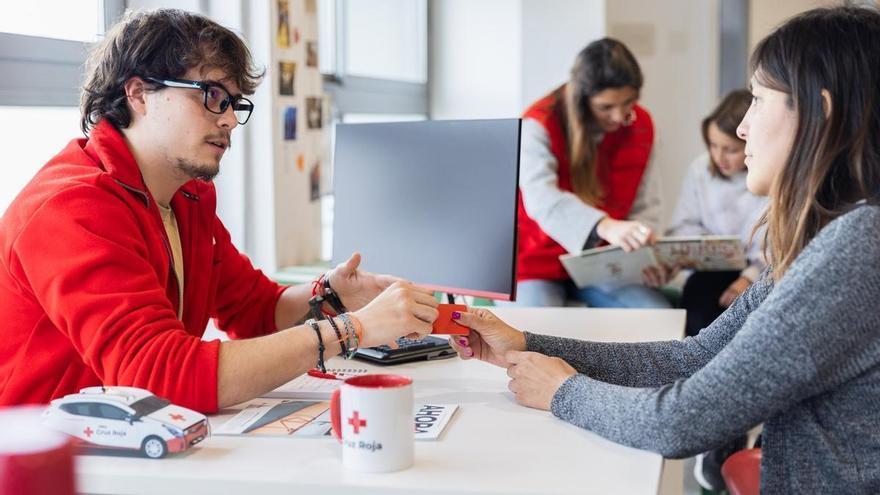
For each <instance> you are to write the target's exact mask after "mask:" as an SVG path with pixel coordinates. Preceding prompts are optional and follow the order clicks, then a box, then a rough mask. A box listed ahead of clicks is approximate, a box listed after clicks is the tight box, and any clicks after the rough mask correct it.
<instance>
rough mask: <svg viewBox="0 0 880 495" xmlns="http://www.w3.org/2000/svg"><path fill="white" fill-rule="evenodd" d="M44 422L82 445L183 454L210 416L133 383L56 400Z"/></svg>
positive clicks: (149, 454) (152, 453)
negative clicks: (207, 416) (72, 437)
mask: <svg viewBox="0 0 880 495" xmlns="http://www.w3.org/2000/svg"><path fill="white" fill-rule="evenodd" d="M43 421H44V423H45V424H46V425H47V426H49V427H50V428H53V429H55V430H59V431H63V432H64V433H67V434H69V435H72V436H74V437H75V438H77V439H78V440H81V441H82V443H83V446H84V447H95V448H100V449H130V450H140V451H141V452H142V453H143V454H144V455H146V456H147V457H150V458H152V459H160V458H162V457H164V456H165V454H167V453H168V452H181V451H184V450H186V449H188V448H190V447H191V446H193V445H195V444H197V443H199V442H201V441H202V440H204V439H205V438H207V437H208V435H209V434H210V432H209V427H208V419H207V418H206V417H205V416H204V415H202V414H199V413H197V412H195V411H192V410H189V409H185V408H183V407H180V406H175V405H174V404H171V403H170V402H168V401H167V400H165V399H162V398H159V397H156V396H155V395H153V394H152V393H150V392H149V391H147V390H144V389H140V388H134V387H89V388H84V389H82V390H81V391H80V393H78V394H70V395H67V396H65V397H63V398H60V399H55V400H53V401H52V403H51V404H49V407H48V408H47V409H46V411H45V412H44V413H43Z"/></svg>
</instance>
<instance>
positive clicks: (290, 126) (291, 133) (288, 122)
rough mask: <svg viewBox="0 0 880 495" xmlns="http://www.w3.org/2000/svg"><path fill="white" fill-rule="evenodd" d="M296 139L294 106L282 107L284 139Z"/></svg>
mask: <svg viewBox="0 0 880 495" xmlns="http://www.w3.org/2000/svg"><path fill="white" fill-rule="evenodd" d="M294 139H296V107H287V108H286V109H284V140H285V141H293V140H294Z"/></svg>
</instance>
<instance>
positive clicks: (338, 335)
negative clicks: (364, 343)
mask: <svg viewBox="0 0 880 495" xmlns="http://www.w3.org/2000/svg"><path fill="white" fill-rule="evenodd" d="M327 319H328V320H330V326H331V327H333V331H334V332H336V338H337V339H339V347H341V348H342V355H343V356H345V355H346V354H348V347H346V345H345V341H344V340H343V339H342V332H340V331H339V327H338V326H336V322H335V321H333V317H332V316H331V317H328V318H327Z"/></svg>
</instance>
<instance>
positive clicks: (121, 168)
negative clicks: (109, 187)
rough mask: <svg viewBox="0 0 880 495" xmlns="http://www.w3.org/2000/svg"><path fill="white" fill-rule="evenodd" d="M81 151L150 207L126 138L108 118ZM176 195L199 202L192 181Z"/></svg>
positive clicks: (145, 189)
mask: <svg viewBox="0 0 880 495" xmlns="http://www.w3.org/2000/svg"><path fill="white" fill-rule="evenodd" d="M84 150H85V152H86V153H87V154H88V155H89V156H91V157H92V159H94V160H95V161H97V162H98V163H99V164H100V166H101V168H103V169H104V170H105V171H106V172H107V173H108V174H109V175H110V176H111V177H113V178H114V179H115V180H116V181H118V182H120V183H121V184H123V185H124V186H126V187H127V188H129V189H131V190H134V191H136V192H138V193H140V194H141V195H143V197H144V199H145V200H146V202H147V203H148V204H149V201H150V200H149V198H152V195H151V194H150V193H149V192H148V191H147V186H146V184H144V176H143V174H141V169H140V167H138V164H137V161H136V160H135V159H134V155H132V153H131V150H130V149H129V147H128V142H126V140H125V136H123V135H122V133H121V132H119V130H118V129H117V128H116V127H115V126H114V125H113V124H111V123H110V122H109V121H108V120H107V119H101V121H100V122H98V124H97V125H96V126H95V127H94V128H93V129H92V132H90V133H89V138H88V140H87V142H86V145H85V147H84ZM179 192H183V193H184V195H186V196H188V197H190V198H191V199H198V195H199V191H198V188H197V186H196V183H195V180H191V181H189V182H187V183H186V184H184V185H183V186H181V188H180V190H179Z"/></svg>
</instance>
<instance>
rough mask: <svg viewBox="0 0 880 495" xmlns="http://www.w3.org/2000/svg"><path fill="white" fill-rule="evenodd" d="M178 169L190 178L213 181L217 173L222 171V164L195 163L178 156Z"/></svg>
mask: <svg viewBox="0 0 880 495" xmlns="http://www.w3.org/2000/svg"><path fill="white" fill-rule="evenodd" d="M177 170H179V171H180V172H181V173H182V174H184V175H186V176H187V177H189V178H190V179H197V180H201V181H204V182H211V181H212V180H214V177H217V174H218V173H220V165H219V164H218V165H210V164H202V163H195V162H190V161H187V160H184V159H183V158H178V159H177Z"/></svg>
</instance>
